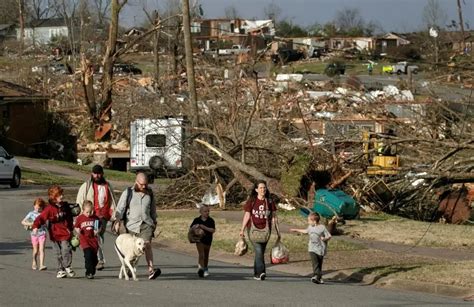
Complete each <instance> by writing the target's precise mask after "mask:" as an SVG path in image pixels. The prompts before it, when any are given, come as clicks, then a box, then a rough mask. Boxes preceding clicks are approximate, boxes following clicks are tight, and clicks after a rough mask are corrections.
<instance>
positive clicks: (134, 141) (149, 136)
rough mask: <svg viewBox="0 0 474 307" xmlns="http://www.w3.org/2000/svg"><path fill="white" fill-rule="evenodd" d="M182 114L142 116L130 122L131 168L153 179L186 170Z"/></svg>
mask: <svg viewBox="0 0 474 307" xmlns="http://www.w3.org/2000/svg"><path fill="white" fill-rule="evenodd" d="M184 124H185V119H184V118H182V117H167V118H158V119H151V118H142V119H136V120H134V121H132V122H131V123H130V170H131V171H135V172H145V173H147V174H148V175H149V176H150V179H153V178H155V177H156V176H158V175H161V174H170V175H176V174H179V173H182V172H183V171H184V170H185V164H186V163H185V162H184V161H185V157H184V131H185V130H184Z"/></svg>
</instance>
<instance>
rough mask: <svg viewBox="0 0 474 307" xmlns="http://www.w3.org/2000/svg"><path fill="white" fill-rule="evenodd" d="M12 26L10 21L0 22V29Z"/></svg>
mask: <svg viewBox="0 0 474 307" xmlns="http://www.w3.org/2000/svg"><path fill="white" fill-rule="evenodd" d="M11 27H13V24H12V23H3V24H0V31H2V30H5V29H8V28H11Z"/></svg>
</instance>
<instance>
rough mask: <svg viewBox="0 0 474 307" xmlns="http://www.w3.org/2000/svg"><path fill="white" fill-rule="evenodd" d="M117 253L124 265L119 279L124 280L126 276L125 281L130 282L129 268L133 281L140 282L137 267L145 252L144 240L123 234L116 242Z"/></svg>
mask: <svg viewBox="0 0 474 307" xmlns="http://www.w3.org/2000/svg"><path fill="white" fill-rule="evenodd" d="M115 251H116V252H117V255H118V257H119V259H120V262H121V263H122V266H121V267H120V273H119V279H122V276H125V279H126V280H129V277H128V273H127V267H128V269H129V270H130V272H131V273H132V277H133V280H138V278H137V274H136V272H137V269H136V266H137V264H138V260H139V259H140V257H141V255H143V254H144V252H145V241H144V240H143V239H142V238H139V237H137V236H134V235H131V234H129V233H123V234H121V235H119V236H118V237H117V239H116V240H115ZM125 265H126V266H127V267H126V266H125ZM122 274H123V275H122Z"/></svg>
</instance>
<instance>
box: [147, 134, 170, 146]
mask: <svg viewBox="0 0 474 307" xmlns="http://www.w3.org/2000/svg"><path fill="white" fill-rule="evenodd" d="M145 144H146V147H165V146H166V135H164V134H149V135H147V136H146V139H145Z"/></svg>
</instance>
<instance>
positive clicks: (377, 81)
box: [303, 74, 473, 102]
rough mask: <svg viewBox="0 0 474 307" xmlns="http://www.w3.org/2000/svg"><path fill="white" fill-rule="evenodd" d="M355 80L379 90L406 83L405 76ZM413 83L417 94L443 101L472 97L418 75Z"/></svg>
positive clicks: (469, 92) (470, 93) (317, 78)
mask: <svg viewBox="0 0 474 307" xmlns="http://www.w3.org/2000/svg"><path fill="white" fill-rule="evenodd" d="M303 76H304V79H306V80H311V81H323V80H329V79H330V78H329V77H328V76H326V75H323V74H304V75H303ZM348 76H349V75H343V76H340V78H341V81H345V80H346V79H347V77H348ZM357 78H359V80H360V81H361V82H362V83H363V84H364V85H365V86H366V87H367V88H381V87H383V86H385V85H395V86H396V85H397V84H398V83H399V80H400V79H402V80H405V81H407V82H408V77H407V76H406V75H400V76H398V75H371V76H369V75H363V74H361V75H357ZM413 82H414V85H415V87H416V91H417V93H418V94H423V95H431V94H434V95H436V96H438V97H440V98H442V99H444V100H447V101H450V102H459V101H465V100H467V99H468V98H469V97H471V99H472V97H473V89H463V88H459V87H456V86H453V87H448V86H446V85H441V86H440V85H439V84H436V83H431V82H429V81H428V82H427V81H426V80H424V79H422V78H421V77H420V76H418V75H414V76H413Z"/></svg>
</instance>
